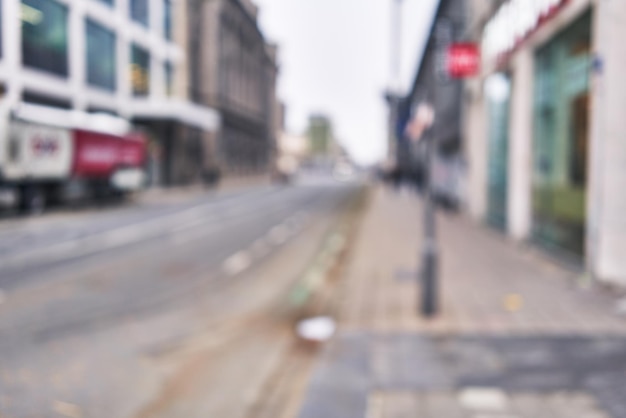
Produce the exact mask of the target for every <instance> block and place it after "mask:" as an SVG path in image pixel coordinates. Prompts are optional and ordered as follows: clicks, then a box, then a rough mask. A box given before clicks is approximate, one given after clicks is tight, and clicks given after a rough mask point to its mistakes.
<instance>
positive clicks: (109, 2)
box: [98, 0, 113, 7]
mask: <svg viewBox="0 0 626 418" xmlns="http://www.w3.org/2000/svg"><path fill="white" fill-rule="evenodd" d="M98 1H99V2H100V3H104V4H106V5H108V6H111V7H113V0H98Z"/></svg>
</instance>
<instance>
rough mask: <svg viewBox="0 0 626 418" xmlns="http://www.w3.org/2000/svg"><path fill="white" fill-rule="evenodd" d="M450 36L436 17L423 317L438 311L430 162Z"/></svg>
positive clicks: (429, 161) (444, 22)
mask: <svg viewBox="0 0 626 418" xmlns="http://www.w3.org/2000/svg"><path fill="white" fill-rule="evenodd" d="M451 38H452V28H451V25H450V22H448V21H447V20H446V19H439V21H438V22H437V24H436V26H435V39H434V41H435V42H434V48H435V54H436V59H435V63H436V64H435V74H434V83H433V95H432V106H433V111H434V113H435V121H434V123H433V125H432V127H431V129H430V132H429V135H427V137H426V138H425V139H426V153H425V154H426V167H425V168H426V170H425V171H426V175H425V179H426V182H425V186H426V192H425V194H424V242H423V247H422V254H421V258H422V269H421V276H422V277H421V284H422V286H421V313H422V315H423V316H424V317H426V318H430V317H433V316H435V315H436V314H437V313H438V311H439V248H438V243H437V213H436V202H435V199H436V196H435V190H434V182H433V175H432V172H433V165H434V159H435V156H436V153H437V143H438V136H439V132H438V131H437V125H438V121H437V119H438V118H440V115H438V114H437V111H438V110H439V109H440V108H441V106H440V105H441V103H440V97H439V96H440V95H441V93H440V91H439V89H440V88H441V85H442V84H444V83H445V80H446V79H447V74H446V72H445V62H444V60H443V54H444V53H445V52H446V50H447V47H448V45H449V43H450V42H451Z"/></svg>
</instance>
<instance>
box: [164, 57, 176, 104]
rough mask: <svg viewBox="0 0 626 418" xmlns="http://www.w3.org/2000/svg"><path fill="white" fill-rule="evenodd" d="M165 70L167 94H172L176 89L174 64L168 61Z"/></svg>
mask: <svg viewBox="0 0 626 418" xmlns="http://www.w3.org/2000/svg"><path fill="white" fill-rule="evenodd" d="M164 70H165V94H166V95H167V96H171V95H172V92H173V90H174V66H173V65H172V63H171V62H169V61H167V62H166V63H165V65H164Z"/></svg>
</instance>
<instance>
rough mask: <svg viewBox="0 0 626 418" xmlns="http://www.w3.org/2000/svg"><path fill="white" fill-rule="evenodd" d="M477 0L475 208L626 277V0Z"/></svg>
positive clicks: (606, 272) (468, 110)
mask: <svg viewBox="0 0 626 418" xmlns="http://www.w3.org/2000/svg"><path fill="white" fill-rule="evenodd" d="M485 3H486V2H484V1H482V0H472V1H471V2H470V10H471V13H470V16H471V19H470V22H471V25H470V30H469V31H468V36H470V37H471V38H473V39H474V40H476V41H477V42H480V44H481V45H482V54H483V70H482V75H481V77H480V78H479V79H477V80H474V81H472V82H469V83H467V86H466V97H467V100H466V107H465V121H464V127H465V133H466V142H467V144H468V145H469V148H468V152H467V156H468V162H469V164H468V189H469V190H470V193H469V196H470V199H469V200H468V202H467V204H468V209H469V211H470V213H472V214H473V216H475V217H476V218H477V219H485V220H487V221H488V222H489V223H490V224H491V225H493V226H495V227H496V228H500V229H502V230H503V231H505V232H506V233H507V234H508V235H510V236H511V237H513V238H514V239H517V240H528V241H531V242H533V243H536V244H538V245H540V246H541V247H543V248H546V249H547V250H548V251H550V252H551V253H555V254H559V255H560V256H563V257H567V258H569V259H571V260H573V261H577V262H580V263H581V265H584V266H585V267H586V269H587V270H588V271H589V272H590V273H591V275H593V276H594V277H596V278H598V279H600V280H604V281H609V282H613V283H620V284H622V285H626V252H625V250H624V248H626V222H625V221H624V213H626V212H625V210H626V196H625V195H624V193H622V190H623V189H624V184H626V164H625V163H624V162H625V161H626V159H625V156H626V141H624V136H626V119H625V118H624V117H623V112H624V109H626V85H625V83H626V81H625V79H624V77H623V69H624V68H626V67H625V66H626V55H624V53H623V46H622V45H621V44H620V43H621V42H622V41H621V39H623V38H624V36H625V35H626V27H625V26H624V25H623V19H621V18H615V17H616V16H625V15H626V2H621V1H620V2H607V1H597V0H542V1H534V2H527V1H525V0H509V1H498V2H491V4H485Z"/></svg>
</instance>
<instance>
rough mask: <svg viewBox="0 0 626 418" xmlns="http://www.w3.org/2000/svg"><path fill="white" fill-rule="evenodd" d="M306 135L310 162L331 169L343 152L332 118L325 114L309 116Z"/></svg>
mask: <svg viewBox="0 0 626 418" xmlns="http://www.w3.org/2000/svg"><path fill="white" fill-rule="evenodd" d="M306 137H307V138H308V141H309V147H308V149H309V152H308V160H309V162H310V163H312V164H313V165H315V166H317V167H318V168H326V169H330V168H331V167H332V166H333V165H334V164H335V163H336V162H337V161H338V159H339V157H340V156H341V153H342V149H341V146H340V145H339V143H338V141H337V138H336V137H335V132H334V128H333V122H332V120H331V119H330V118H329V117H328V116H326V115H324V114H313V115H311V116H309V126H308V127H307V130H306Z"/></svg>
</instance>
